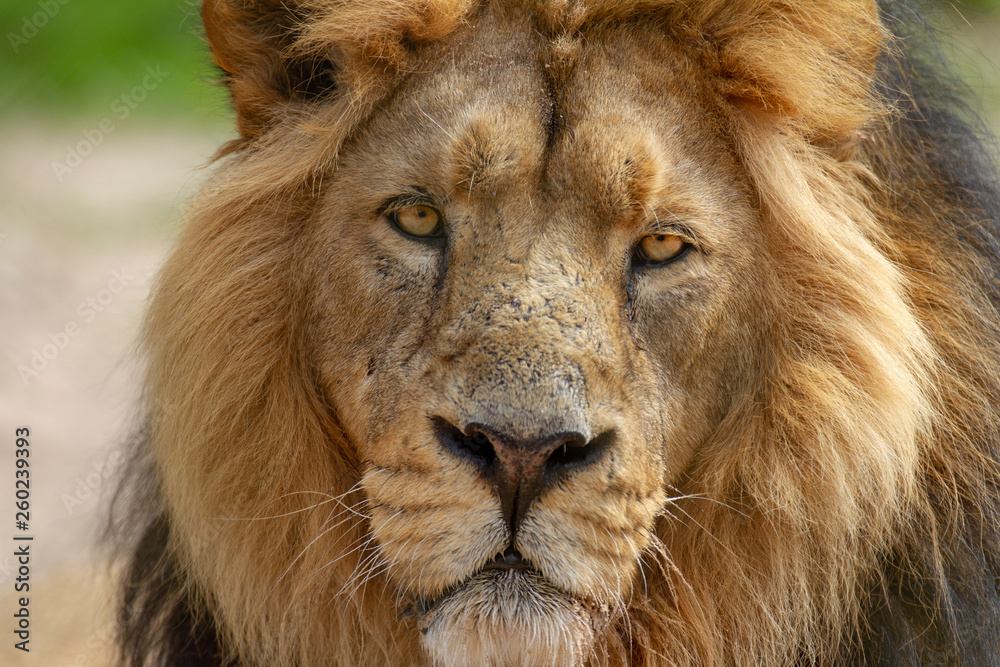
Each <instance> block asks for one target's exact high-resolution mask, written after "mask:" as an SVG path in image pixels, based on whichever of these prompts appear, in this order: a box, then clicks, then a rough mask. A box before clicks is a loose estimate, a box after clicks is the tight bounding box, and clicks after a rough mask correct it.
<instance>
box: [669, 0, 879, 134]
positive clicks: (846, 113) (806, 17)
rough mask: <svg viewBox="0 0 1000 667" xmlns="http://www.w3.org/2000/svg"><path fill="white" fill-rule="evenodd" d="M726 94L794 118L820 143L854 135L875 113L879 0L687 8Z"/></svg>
mask: <svg viewBox="0 0 1000 667" xmlns="http://www.w3.org/2000/svg"><path fill="white" fill-rule="evenodd" d="M685 7H686V9H685V11H686V12H689V13H690V15H693V16H691V18H694V23H695V25H698V26H699V29H700V32H701V34H702V36H703V38H704V39H706V40H707V42H708V44H710V45H712V46H714V48H710V49H709V51H710V52H713V53H714V56H715V58H714V59H715V68H716V69H717V73H718V75H719V80H720V81H721V82H722V84H723V91H722V92H723V94H724V95H725V96H727V97H729V98H730V99H732V100H734V101H736V102H741V103H745V104H749V105H750V106H751V107H755V108H758V109H763V110H764V111H765V112H769V113H771V114H774V115H775V116H777V117H782V118H786V119H790V120H792V121H794V122H795V123H796V124H797V125H798V126H799V127H800V128H802V129H803V130H804V131H806V132H807V133H808V134H810V135H811V136H812V137H813V138H814V139H815V140H817V141H819V142H821V143H823V142H827V141H830V142H833V143H836V142H838V141H840V140H843V139H844V138H846V137H849V136H852V135H853V134H854V133H855V132H856V131H857V130H858V128H859V127H860V126H862V125H863V124H864V123H865V122H866V121H867V119H868V117H869V115H870V113H871V101H872V81H873V77H874V74H875V67H876V62H877V58H878V55H879V54H880V53H881V52H882V50H883V48H884V46H885V42H886V39H887V38H886V33H885V30H884V28H883V26H882V24H881V21H880V18H879V10H878V6H877V3H876V2H875V0H806V1H805V2H792V1H790V0H702V1H700V2H697V3H691V4H690V5H685Z"/></svg>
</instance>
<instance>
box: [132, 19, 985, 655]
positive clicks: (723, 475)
mask: <svg viewBox="0 0 1000 667" xmlns="http://www.w3.org/2000/svg"><path fill="white" fill-rule="evenodd" d="M514 4H517V3H514ZM520 4H525V5H526V4H531V3H529V2H524V3H520ZM534 4H536V5H537V7H536V9H535V11H536V12H537V13H538V16H539V17H540V25H541V26H542V27H541V28H540V30H544V31H546V33H547V34H548V35H549V36H550V41H551V44H552V45H553V46H552V52H551V54H549V57H551V59H552V63H553V66H552V69H553V75H552V76H553V78H554V80H555V81H556V83H558V80H559V76H560V74H559V72H560V69H561V68H568V67H572V59H573V48H572V43H573V40H574V39H576V38H577V37H578V36H579V35H581V34H585V33H586V32H587V30H589V29H591V27H592V26H596V25H603V24H607V23H609V22H615V21H624V20H626V19H630V18H634V17H635V16H637V15H649V17H650V20H655V21H659V22H660V23H661V24H662V25H663V26H664V30H667V31H673V32H674V33H676V35H677V39H678V40H679V41H682V42H683V43H685V44H688V45H689V48H690V51H691V62H692V63H693V64H692V68H693V70H692V71H695V72H696V73H695V74H689V76H694V77H698V79H699V80H700V81H702V82H707V83H708V85H709V86H710V87H712V89H713V90H714V91H716V92H717V93H718V94H719V95H720V96H721V97H723V98H725V99H727V100H728V101H729V106H728V107H726V110H724V111H720V112H719V113H720V118H719V121H718V122H719V123H721V124H723V125H724V126H725V127H726V128H727V132H728V133H729V135H730V136H731V137H732V141H733V145H734V147H735V148H734V150H735V152H736V154H737V156H738V159H739V160H740V163H741V164H742V166H743V168H744V169H745V171H746V173H747V175H748V178H749V181H750V182H751V183H752V185H753V187H754V193H755V196H756V197H757V201H756V206H757V207H758V208H759V210H760V211H761V218H762V220H764V221H765V222H766V230H765V234H766V243H767V247H768V250H769V252H770V254H771V256H772V257H773V258H774V259H773V263H772V266H771V268H772V269H773V271H772V273H771V274H770V282H769V283H768V285H765V286H762V287H761V289H770V290H773V291H774V293H775V296H774V297H773V298H772V299H770V300H769V301H768V303H770V304H771V307H772V308H773V311H772V312H770V313H768V315H769V316H770V317H771V321H772V322H774V324H773V325H772V327H771V329H770V330H769V331H768V332H767V336H766V337H765V340H766V341H767V343H766V346H767V347H766V349H763V350H759V351H758V352H759V358H760V359H763V360H765V361H766V364H767V367H768V370H769V372H768V373H767V377H768V378H769V379H768V380H767V381H765V382H762V383H761V384H760V385H759V386H747V387H738V388H736V389H734V395H735V398H734V401H733V406H732V408H731V409H730V412H729V413H728V414H727V415H726V418H725V419H724V420H723V421H722V423H721V424H720V426H719V427H718V428H716V429H715V430H714V431H713V432H712V434H711V436H710V438H709V439H708V441H706V442H705V443H702V445H701V449H700V453H699V455H698V457H697V460H696V464H695V465H694V466H693V468H692V469H691V470H690V471H689V473H688V476H687V477H688V478H687V479H686V484H687V486H686V487H685V488H684V491H685V494H684V498H681V499H679V500H677V501H675V502H674V503H673V504H672V505H671V506H670V509H669V514H668V515H667V516H665V517H662V518H661V519H660V521H659V523H658V528H657V530H658V538H659V540H660V543H661V546H662V548H661V549H659V550H658V551H657V552H656V553H654V554H652V555H651V556H649V557H646V558H645V559H644V560H643V562H642V573H641V579H642V586H641V587H640V590H639V592H637V593H636V594H634V595H633V596H632V598H631V599H630V600H629V602H628V605H627V613H625V614H624V615H622V617H621V618H618V619H617V620H615V621H614V622H613V623H612V624H611V625H610V627H609V628H608V629H607V631H606V635H605V636H603V637H601V638H599V639H598V643H597V648H596V649H595V653H594V657H593V660H594V661H595V663H600V664H622V663H627V664H635V665H657V664H678V665H682V664H701V665H712V664H739V665H750V664H768V665H770V664H832V663H837V664H843V663H851V664H862V663H864V664H867V663H871V664H899V665H904V664H905V665H909V664H968V665H987V664H996V660H997V656H998V655H1000V594H998V585H997V581H998V576H1000V562H998V560H997V556H998V554H1000V544H998V532H997V531H998V523H997V521H998V517H997V507H998V505H997V500H998V497H997V496H998V488H997V482H998V467H997V451H996V450H997V444H998V428H1000V314H998V309H1000V273H998V272H1000V245H998V244H1000V241H998V238H1000V226H998V221H1000V210H998V202H1000V196H998V189H997V185H996V182H995V179H994V177H993V176H992V174H993V173H994V171H993V167H992V166H991V164H990V161H989V157H988V155H987V154H986V151H985V149H984V148H983V146H984V144H983V142H982V141H981V139H980V138H979V134H978V133H977V131H976V130H975V124H974V123H973V122H971V121H970V120H969V119H968V118H967V117H965V116H964V115H963V114H964V111H963V110H964V107H963V106H962V105H961V102H960V101H958V100H957V99H956V98H955V97H954V96H952V95H950V94H944V93H943V92H942V91H941V89H940V80H941V74H940V71H941V68H940V66H938V65H936V64H933V63H934V57H933V54H932V53H931V51H932V49H933V45H932V44H930V43H922V40H923V39H924V37H923V35H924V33H923V31H922V29H921V28H920V27H919V26H916V23H918V21H917V20H916V19H915V16H913V15H910V14H909V13H908V12H909V10H906V9H905V8H901V7H899V6H897V3H893V2H886V3H883V5H882V6H881V7H878V8H876V7H875V6H874V5H869V4H868V3H866V2H857V1H845V0H822V1H819V0H817V1H801V2H793V1H791V0H702V1H699V2H681V1H678V0H630V1H628V2H620V1H612V0H607V1H604V0H595V1H594V2H590V3H586V4H584V3H575V2H570V1H568V0H566V1H563V0H551V1H549V0H537V2H535V3H534ZM470 11H474V7H473V6H472V3H470V2H465V1H463V0H423V1H421V2H408V1H405V0H357V1H355V2H328V3H327V2H303V3H291V8H289V7H288V6H286V4H285V3H280V2H269V1H265V2H260V3H250V4H244V3H237V2H222V1H211V2H206V3H205V11H204V19H205V24H206V30H207V34H208V37H209V40H210V41H211V42H212V46H213V50H214V55H215V59H216V62H217V64H218V65H219V66H220V68H221V69H222V70H223V71H224V72H226V80H227V84H228V85H229V87H230V88H231V90H232V92H233V96H234V101H235V104H236V110H237V114H238V118H239V129H240V132H241V135H242V136H241V138H240V139H238V140H236V141H235V142H233V143H232V144H230V145H228V146H227V147H226V148H225V149H224V150H223V151H222V155H220V161H221V164H220V166H219V168H218V171H217V173H216V175H215V176H214V178H213V179H212V180H211V181H210V182H209V183H208V184H207V185H206V187H205V188H204V189H203V191H202V192H201V194H200V195H199V196H198V197H197V198H196V200H195V201H194V202H193V204H192V206H191V208H190V211H189V212H188V216H187V217H188V221H187V224H186V228H185V231H184V233H183V235H182V236H181V238H180V240H179V243H178V244H177V247H176V249H175V250H174V252H173V254H172V255H171V257H170V259H169V260H168V261H167V263H166V265H165V266H164V268H163V270H162V273H161V275H160V277H159V280H158V281H157V283H156V287H155V291H154V294H153V297H152V300H151V305H150V309H149V313H148V317H147V320H146V324H145V328H144V332H143V344H144V350H145V354H146V357H147V362H148V377H147V380H146V384H145V393H144V400H145V408H146V410H145V412H146V414H147V415H148V417H147V418H146V420H145V422H144V425H143V427H142V428H141V429H139V432H138V434H137V436H136V438H135V439H134V443H133V447H134V454H133V464H132V466H131V469H130V472H129V474H128V475H127V476H126V477H125V479H124V481H123V483H122V488H121V491H120V492H119V495H118V501H117V505H116V511H115V513H114V515H113V526H114V531H115V532H116V534H117V535H118V539H119V541H120V543H121V544H122V545H124V546H123V549H125V550H126V551H127V552H128V553H129V558H130V565H129V567H128V568H127V574H126V576H125V578H124V581H123V588H122V590H123V598H122V605H121V615H120V621H121V628H120V629H121V634H120V636H121V644H122V647H123V660H124V662H125V663H126V664H132V665H150V664H184V665H224V664H225V665H276V666H277V665H320V664H323V665H330V664H342V665H362V664H365V665H384V664H420V663H421V662H422V661H423V660H424V658H423V655H422V653H421V652H420V649H419V644H418V642H417V641H416V640H415V639H414V638H413V637H412V636H410V635H409V634H407V632H415V631H406V632H404V630H403V629H402V628H403V627H404V625H403V623H404V620H401V619H400V618H399V613H400V609H399V608H398V607H397V605H396V604H395V602H394V601H395V591H394V590H393V588H392V586H391V584H390V583H389V582H388V581H387V580H386V579H385V578H383V577H382V572H381V570H380V568H381V567H383V563H382V561H380V559H379V554H378V549H377V546H376V545H374V544H373V543H372V541H371V540H370V539H369V528H368V525H367V521H368V508H367V506H366V500H365V498H364V496H363V494H362V493H361V491H360V490H359V486H358V481H359V477H360V474H361V472H360V467H359V466H360V465H361V461H359V460H358V455H357V452H356V449H355V448H354V447H353V446H352V444H351V443H350V442H349V440H348V438H347V436H346V435H345V433H344V429H343V427H342V424H341V416H340V415H338V414H336V413H335V411H334V410H332V409H331V407H330V406H329V405H327V404H326V402H325V401H324V400H323V398H322V396H321V395H320V394H319V392H317V390H316V385H315V368H313V367H312V366H311V365H310V364H311V362H310V356H309V352H308V351H309V350H310V348H311V346H312V345H314V344H315V341H310V340H308V337H307V327H306V326H305V322H307V320H308V317H309V313H308V312H307V311H306V310H305V309H306V304H307V303H308V299H307V297H306V295H305V293H304V292H305V289H306V286H305V285H304V284H303V282H302V280H301V278H300V277H301V275H302V273H303V272H302V266H303V263H304V262H306V261H308V260H307V259H305V258H304V257H303V248H302V245H301V242H300V237H301V233H302V227H303V225H304V224H305V223H304V221H305V220H306V219H307V217H308V215H309V213H310V211H311V210H312V207H314V206H315V204H316V202H317V201H318V197H317V192H319V191H320V190H322V188H323V184H324V177H325V175H326V174H328V173H329V171H330V170H331V169H334V168H335V165H336V160H337V156H338V153H339V151H340V150H341V148H342V146H343V144H344V142H345V140H346V139H347V138H348V137H350V136H351V133H352V132H353V131H354V130H355V129H356V128H357V127H358V126H359V125H360V124H361V123H362V122H363V121H364V120H365V119H366V118H367V117H368V116H369V115H370V114H371V113H372V110H373V109H376V108H377V107H378V106H379V104H381V103H382V101H383V100H385V99H386V98H387V97H388V96H391V95H392V94H393V92H394V91H395V90H396V88H397V86H398V85H399V82H400V81H402V80H403V79H404V78H405V77H406V76H407V75H408V73H409V72H410V68H409V64H410V59H411V58H412V57H413V56H412V54H413V51H414V49H417V48H419V47H420V45H422V44H430V43H433V42H434V41H435V40H438V39H441V38H442V37H443V36H445V35H448V34H449V33H451V32H452V31H453V30H456V29H458V28H459V27H460V26H461V24H462V22H463V21H464V20H465V18H464V17H465V16H466V15H467V13H468V12H470ZM289 12H290V13H291V18H289V17H288V13H289ZM243 13H254V14H255V15H258V16H257V18H256V19H254V20H249V19H247V20H244V19H246V18H247V17H244V16H242V14H243ZM269 16H273V20H270V19H269V18H268V17H269ZM230 25H237V26H244V27H242V28H240V29H233V28H230V27H228V26H230ZM246 26H257V28H260V26H268V27H267V28H266V29H251V28H250V27H246ZM239 30H243V32H239ZM918 42H921V44H918V45H919V46H921V48H922V51H923V56H922V57H921V58H918V57H916V56H915V55H913V50H912V49H910V48H908V45H914V44H917V43H918ZM331 43H332V44H336V45H337V54H338V59H337V62H336V64H335V68H336V77H334V79H331V80H329V81H327V80H324V79H323V76H322V73H323V72H324V71H326V69H329V68H330V67H333V65H331V64H330V63H328V62H327V61H325V60H324V58H326V57H327V56H326V55H325V54H326V53H327V51H325V50H324V49H323V48H322V45H328V44H331ZM904 47H907V49H906V53H905V54H904ZM928 56H930V57H928ZM928 63H932V64H928ZM289 72H292V73H293V74H289ZM295 76H297V77H298V79H294V77H295ZM296 81H298V82H299V84H301V85H299V84H297V83H296ZM345 298H347V297H346V295H345ZM352 307H356V306H352ZM317 490H322V493H321V494H320V493H317Z"/></svg>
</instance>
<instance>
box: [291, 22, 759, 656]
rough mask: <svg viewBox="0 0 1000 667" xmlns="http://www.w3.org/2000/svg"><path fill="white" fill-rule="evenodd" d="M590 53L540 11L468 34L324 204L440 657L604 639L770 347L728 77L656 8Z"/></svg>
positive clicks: (425, 71) (374, 476)
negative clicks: (566, 48)
mask: <svg viewBox="0 0 1000 667" xmlns="http://www.w3.org/2000/svg"><path fill="white" fill-rule="evenodd" d="M626 34H627V35H628V39H630V40H636V39H637V38H638V41H639V42H640V43H642V44H644V45H645V47H644V48H642V49H633V50H629V51H627V52H619V51H617V50H616V49H614V48H613V46H611V45H614V44H616V43H618V42H620V41H621V40H622V39H623V38H624V36H625V35H626ZM535 42H538V43H537V44H536V43H535ZM579 48H580V49H581V51H580V52H579V53H578V54H576V63H575V66H574V67H573V68H572V69H568V70H567V71H565V72H550V71H547V65H546V63H545V61H544V60H542V59H537V58H534V57H529V56H526V54H536V53H539V52H543V51H544V48H543V45H542V43H541V41H540V38H539V37H538V36H537V34H536V33H535V31H534V30H533V29H532V26H531V24H530V23H529V21H528V20H527V19H520V20H513V21H512V20H510V18H509V17H508V18H504V19H503V20H500V19H498V18H497V17H494V16H491V15H490V14H488V13H487V14H484V15H483V16H481V17H479V19H478V20H477V21H475V22H473V23H472V24H470V25H469V26H466V27H464V28H463V29H461V30H459V31H457V32H456V33H454V34H453V35H451V36H450V37H449V38H448V39H446V40H444V41H443V42H442V43H441V44H440V45H439V46H438V48H435V49H432V50H430V52H429V53H428V55H427V56H426V59H425V60H424V62H422V63H421V65H422V66H420V67H418V68H416V70H417V71H415V72H414V73H413V74H411V75H410V76H409V77H408V79H407V81H406V83H405V85H404V87H403V88H402V90H401V91H399V92H398V93H397V94H396V95H394V96H393V97H392V99H391V102H390V103H388V104H387V105H386V106H385V107H384V108H382V109H381V110H380V111H378V112H377V113H376V114H375V115H374V116H373V117H372V119H371V120H370V122H369V123H368V124H367V125H366V126H365V127H364V128H363V129H362V131H360V132H359V133H358V134H357V135H356V136H355V137H354V138H353V139H352V140H350V141H349V142H348V143H347V145H346V146H345V147H344V148H343V150H342V152H341V155H340V158H339V164H338V169H337V170H336V172H335V173H334V174H333V175H332V176H330V181H329V182H328V183H327V184H326V192H325V195H324V199H323V201H322V203H321V205H320V206H319V207H318V208H317V211H316V213H315V214H314V215H313V217H312V219H311V220H310V222H309V227H310V231H309V236H310V238H309V241H308V243H307V244H305V245H306V246H307V247H308V248H310V251H309V252H310V256H309V257H308V259H307V261H306V266H307V269H306V273H307V278H306V279H307V281H308V292H309V293H310V294H311V295H312V296H311V301H310V304H309V308H310V312H309V322H310V325H309V326H310V334H309V336H308V338H309V339H311V340H313V341H316V346H315V348H314V349H312V350H311V352H310V353H311V355H313V358H314V363H315V366H316V369H317V374H318V378H319V384H320V386H321V389H322V392H323V393H324V394H325V396H326V397H327V400H328V402H329V403H330V405H331V406H332V407H333V408H334V410H335V411H336V413H337V414H338V415H339V416H340V419H341V421H342V425H343V428H344V430H345V432H346V435H347V436H348V439H349V440H350V441H351V442H352V443H353V444H354V446H355V447H356V448H357V450H358V458H359V459H360V460H361V461H362V462H363V464H362V480H361V482H362V486H363V489H364V494H365V496H366V497H367V501H368V503H367V507H369V508H370V523H371V526H370V528H371V532H372V534H373V536H374V543H375V545H376V549H377V554H378V559H379V561H380V565H379V567H380V568H383V567H384V573H385V574H386V575H387V576H388V577H389V579H390V580H391V581H392V582H393V584H394V586H395V587H396V588H397V589H398V591H399V593H400V595H401V597H402V599H403V602H402V604H403V605H409V610H410V611H412V612H413V613H414V614H415V615H416V616H417V623H418V625H419V627H420V628H421V630H422V631H423V633H424V639H423V641H424V645H425V647H426V648H427V650H428V651H429V653H430V654H431V656H432V657H434V658H436V659H437V660H438V661H439V662H441V664H510V665H531V664H543V663H544V664H571V663H575V662H578V661H580V660H581V659H582V658H583V657H585V656H586V655H588V654H589V651H590V643H591V641H592V640H593V638H594V637H595V634H596V633H599V632H601V630H602V629H603V628H604V626H605V625H606V623H607V621H608V618H609V617H610V616H611V615H613V614H615V613H617V612H620V611H621V610H622V609H623V607H624V605H625V604H626V601H627V600H628V598H629V596H630V595H631V594H632V591H633V588H634V587H636V586H639V587H642V585H643V583H642V580H641V577H640V576H639V574H638V573H639V568H640V562H641V561H642V559H643V555H644V554H645V553H647V552H650V551H651V550H654V549H656V547H657V543H658V538H657V537H656V522H657V519H658V517H660V516H661V515H662V514H663V513H664V511H665V506H666V505H667V503H669V501H670V498H671V496H675V495H679V494H681V493H683V491H682V490H681V489H683V488H684V487H685V472H686V471H687V469H688V466H689V464H690V462H691V461H692V458H693V457H694V455H695V453H696V452H697V450H698V448H699V447H702V446H704V442H705V441H706V438H707V436H708V434H709V432H710V431H711V430H712V429H713V428H714V427H715V426H716V425H717V423H718V421H719V420H720V419H721V417H722V415H724V414H725V413H726V412H727V409H728V401H729V400H730V398H729V396H731V395H732V392H733V389H734V387H736V386H738V385H741V384H745V383H748V382H751V381H752V378H753V373H754V369H755V368H757V367H758V365H759V364H761V363H763V362H762V361H761V360H760V359H758V358H756V357H755V355H754V354H753V353H751V352H748V350H754V349H757V348H758V345H757V344H756V343H755V342H754V341H755V340H756V339H757V338H758V337H759V336H760V335H761V326H762V325H761V324H759V323H760V322H762V321H764V320H765V318H764V317H762V313H761V309H762V308H764V305H763V304H762V303H760V299H759V297H758V296H756V295H758V294H760V289H761V282H762V280H763V278H762V275H763V274H765V273H766V259H765V253H764V252H763V250H762V240H761V235H760V232H759V221H758V218H757V217H756V215H755V214H754V212H753V209H752V207H751V205H750V203H749V200H750V196H749V194H748V193H749V191H750V190H749V187H748V185H747V183H746V180H745V177H743V176H742V172H741V170H740V168H739V166H738V163H737V160H736V158H735V157H734V155H733V150H732V148H731V146H729V145H728V144H727V140H726V138H725V135H724V133H723V131H722V129H721V128H720V127H719V126H718V125H717V124H713V122H711V120H710V119H711V118H712V117H713V114H708V113H705V111H704V109H703V106H704V105H706V104H712V103H713V100H712V99H711V98H710V96H707V95H706V94H705V93H704V91H699V90H697V89H690V88H689V87H687V85H686V83H685V81H684V79H683V77H682V76H680V75H679V74H678V72H683V71H684V69H685V68H686V67H689V66H690V64H689V63H688V62H687V61H686V60H685V59H684V57H683V56H682V55H681V54H680V53H678V52H677V51H676V50H675V49H674V48H673V47H671V45H670V43H669V42H668V41H667V40H666V39H665V37H664V36H663V35H660V34H658V33H657V32H656V31H654V30H652V29H644V28H642V27H641V26H640V25H638V24H635V25H631V24H630V25H624V26H618V27H616V28H614V29H608V30H606V31H604V32H603V33H600V34H598V35H596V36H593V37H592V38H591V39H590V40H589V41H588V42H587V43H586V44H584V45H582V46H580V47H579ZM553 77H561V80H560V81H559V85H558V89H557V88H556V86H555V85H554V84H553ZM665 91H666V92H665Z"/></svg>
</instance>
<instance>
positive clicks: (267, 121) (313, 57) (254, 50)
mask: <svg viewBox="0 0 1000 667" xmlns="http://www.w3.org/2000/svg"><path fill="white" fill-rule="evenodd" d="M308 14H309V12H308V11H307V10H306V9H305V8H303V7H302V6H301V5H297V4H296V3H295V2H294V0H291V1H289V0H258V1H256V2H253V1H250V2H248V1H246V0H242V1H241V0H205V2H204V3H203V6H202V21H203V22H204V25H205V33H206V35H207V37H208V42H209V45H210V46H211V49H212V59H213V60H214V61H215V64H216V65H218V66H219V68H221V69H222V71H223V72H224V76H225V82H226V85H227V86H228V87H229V90H230V92H231V94H232V97H233V106H234V107H235V109H236V116H237V126H238V129H239V131H240V134H242V135H243V136H244V137H247V138H253V137H256V136H258V135H260V134H262V133H263V132H264V131H266V130H267V129H268V128H269V127H270V126H272V125H273V124H274V122H275V120H276V116H277V115H278V114H279V113H280V110H281V109H282V108H285V107H287V106H288V105H290V104H291V105H298V104H303V103H308V102H310V101H315V100H317V99H319V98H322V97H324V96H327V95H329V94H331V93H332V92H333V90H334V89H335V87H336V74H337V66H336V65H335V64H334V62H333V61H332V60H331V59H330V58H329V57H327V56H326V55H325V54H321V53H309V52H303V51H300V50H299V49H296V44H297V42H298V41H299V39H300V37H301V30H302V26H303V25H305V24H306V22H307V18H308Z"/></svg>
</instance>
